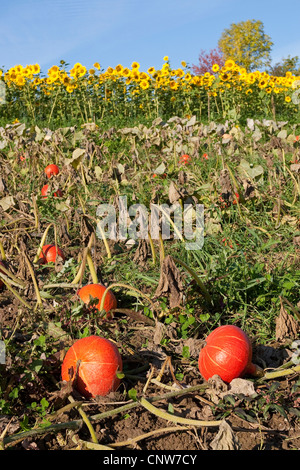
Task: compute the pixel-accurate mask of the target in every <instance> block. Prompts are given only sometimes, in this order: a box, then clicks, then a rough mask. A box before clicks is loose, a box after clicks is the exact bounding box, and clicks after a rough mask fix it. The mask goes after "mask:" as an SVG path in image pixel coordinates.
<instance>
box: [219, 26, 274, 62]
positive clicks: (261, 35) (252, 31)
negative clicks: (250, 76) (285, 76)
mask: <svg viewBox="0 0 300 470" xmlns="http://www.w3.org/2000/svg"><path fill="white" fill-rule="evenodd" d="M218 44H219V47H220V49H221V51H222V52H223V55H224V57H225V60H227V59H232V60H234V61H235V62H236V63H237V64H238V65H240V66H242V67H245V68H246V69H247V71H252V70H254V69H260V68H262V67H267V66H269V65H270V52H271V48H272V46H273V42H272V41H271V38H270V37H269V36H268V35H267V34H265V32H264V25H263V23H262V22H261V21H259V20H247V21H241V22H240V23H232V24H231V26H230V28H228V29H225V30H224V31H223V33H222V35H221V38H220V39H219V43H218Z"/></svg>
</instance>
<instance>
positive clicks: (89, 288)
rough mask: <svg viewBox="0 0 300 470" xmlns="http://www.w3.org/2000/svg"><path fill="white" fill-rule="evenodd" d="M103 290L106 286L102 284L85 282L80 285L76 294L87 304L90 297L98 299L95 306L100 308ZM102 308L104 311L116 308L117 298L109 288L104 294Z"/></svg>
mask: <svg viewBox="0 0 300 470" xmlns="http://www.w3.org/2000/svg"><path fill="white" fill-rule="evenodd" d="M105 291H106V287H105V286H103V285H102V284H87V285H86V286H83V287H81V289H79V291H78V292H77V294H78V295H79V297H80V298H81V300H82V301H83V302H84V303H85V304H88V303H89V302H90V300H91V297H92V298H94V299H99V302H98V303H97V304H96V306H95V307H96V308H97V309H98V310H100V306H101V299H102V297H103V294H104V292H105ZM103 308H104V310H105V311H106V312H109V310H111V309H114V308H117V299H116V297H115V295H114V294H113V292H112V291H111V290H109V291H108V292H107V294H106V296H105V300H104V306H103Z"/></svg>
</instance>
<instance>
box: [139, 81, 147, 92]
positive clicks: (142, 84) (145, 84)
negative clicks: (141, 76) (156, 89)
mask: <svg viewBox="0 0 300 470" xmlns="http://www.w3.org/2000/svg"><path fill="white" fill-rule="evenodd" d="M140 87H141V88H142V90H147V88H149V82H148V80H141V81H140Z"/></svg>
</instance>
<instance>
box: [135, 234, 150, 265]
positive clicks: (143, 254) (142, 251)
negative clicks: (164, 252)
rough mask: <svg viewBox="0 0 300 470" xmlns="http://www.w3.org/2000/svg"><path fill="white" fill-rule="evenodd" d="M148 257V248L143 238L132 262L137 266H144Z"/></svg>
mask: <svg viewBox="0 0 300 470" xmlns="http://www.w3.org/2000/svg"><path fill="white" fill-rule="evenodd" d="M148 256H149V246H148V244H147V241H146V240H144V239H143V238H142V239H141V240H140V241H139V244H138V247H137V249H136V252H135V255H134V258H133V261H134V262H135V263H137V264H139V265H145V264H146V261H147V258H148Z"/></svg>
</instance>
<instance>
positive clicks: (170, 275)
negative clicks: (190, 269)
mask: <svg viewBox="0 0 300 470" xmlns="http://www.w3.org/2000/svg"><path fill="white" fill-rule="evenodd" d="M155 297H156V298H158V297H168V298H169V304H170V308H176V307H178V306H179V305H180V304H181V302H182V297H183V283H182V280H181V273H180V271H179V270H178V268H177V267H176V265H175V263H174V261H173V258H172V257H171V256H169V255H168V256H166V257H165V259H164V261H163V263H162V268H161V273H160V280H159V284H158V287H157V289H156V292H155Z"/></svg>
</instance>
